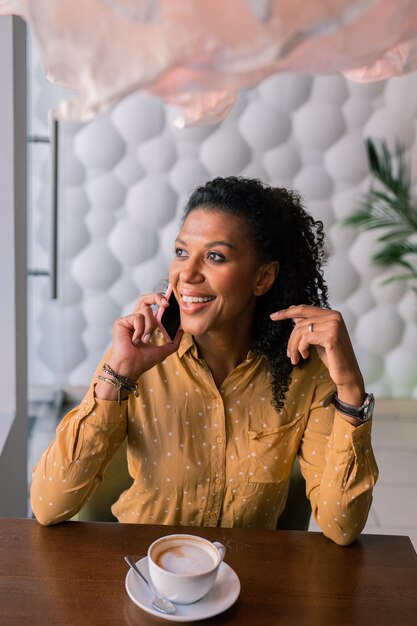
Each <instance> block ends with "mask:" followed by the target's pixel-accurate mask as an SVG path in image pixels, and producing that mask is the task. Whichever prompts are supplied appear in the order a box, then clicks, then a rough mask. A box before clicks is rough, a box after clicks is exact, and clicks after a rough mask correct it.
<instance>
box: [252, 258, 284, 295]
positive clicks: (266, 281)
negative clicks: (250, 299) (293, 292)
mask: <svg viewBox="0 0 417 626" xmlns="http://www.w3.org/2000/svg"><path fill="white" fill-rule="evenodd" d="M278 272H279V263H278V261H271V262H270V263H265V265H261V267H260V268H259V271H258V276H257V280H256V282H255V287H254V290H253V293H254V294H255V296H262V295H263V294H264V293H266V292H267V291H268V290H269V289H271V287H272V285H273V284H274V282H275V280H276V278H277V276H278Z"/></svg>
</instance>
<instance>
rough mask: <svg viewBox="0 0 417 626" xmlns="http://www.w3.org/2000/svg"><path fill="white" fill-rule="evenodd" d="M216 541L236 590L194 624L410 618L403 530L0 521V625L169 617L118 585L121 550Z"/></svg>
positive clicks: (413, 582)
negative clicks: (175, 536)
mask: <svg viewBox="0 0 417 626" xmlns="http://www.w3.org/2000/svg"><path fill="white" fill-rule="evenodd" d="M171 532H190V533H195V534H200V535H202V536H204V537H207V538H208V539H211V540H213V541H214V540H218V541H221V542H223V543H224V544H225V545H226V546H227V548H228V552H227V556H226V562H227V563H228V564H229V565H230V566H231V567H232V568H233V569H234V570H235V571H236V573H237V574H238V576H239V578H240V581H241V585H242V589H241V594H240V597H239V599H238V600H237V602H236V603H235V605H234V606H232V607H231V608H230V609H228V610H227V611H226V612H225V613H223V614H221V615H218V616H217V617H213V618H211V619H209V620H204V621H201V622H196V623H197V624H198V623H199V624H212V625H214V624H222V625H223V624H225V625H228V624H237V625H239V626H251V625H252V624H253V625H256V626H273V625H275V624H277V625H278V624H279V625H291V626H304V625H308V626H315V625H320V626H326V625H332V626H333V625H334V626H343V625H345V624H346V625H347V624H349V625H364V626H365V625H366V626H372V625H373V624H375V625H378V626H384V625H387V626H388V625H389V626H408V625H410V626H411V625H415V624H417V556H416V553H415V551H414V549H413V547H412V544H411V542H410V540H409V539H408V538H407V537H393V536H382V535H362V536H361V537H360V538H359V539H358V540H357V541H355V542H354V543H353V544H352V545H351V546H349V547H340V546H337V545H335V544H334V543H332V542H331V541H330V540H328V539H326V538H325V537H324V536H322V535H321V534H320V533H307V532H284V531H264V530H252V529H237V528H236V529H224V528H198V529H196V528H187V529H185V528H175V527H161V526H144V525H133V524H132V525H131V524H116V523H114V524H113V523H107V524H105V523H91V522H88V523H82V522H66V523H63V524H58V525H57V526H52V527H50V528H44V527H42V526H40V525H39V524H38V523H37V522H36V521H34V520H28V519H8V518H2V519H0V624H1V625H2V626H6V625H7V626H8V625H10V624H13V625H16V626H25V625H26V624H27V625H28V626H37V625H42V626H45V625H49V624H51V625H52V624H53V625H54V626H56V625H61V624H68V625H71V626H76V625H78V624H80V625H83V626H89V625H90V624H91V625H92V626H101V624H103V625H105V624H115V625H116V624H117V625H119V624H128V625H132V626H134V625H135V626H136V625H141V626H142V625H147V624H150V625H152V624H153V625H154V626H156V625H158V624H159V625H160V626H162V624H169V623H171V622H166V621H164V620H162V619H161V618H156V617H153V616H152V615H149V614H147V613H145V612H144V611H142V610H141V609H140V608H139V607H137V606H136V605H135V604H134V603H133V602H132V601H131V600H130V598H129V597H128V595H127V593H126V591H125V577H126V573H127V566H126V563H125V562H124V560H123V555H125V554H131V555H134V556H136V557H138V558H139V557H141V556H143V555H145V554H146V550H147V547H148V545H149V544H150V543H151V542H152V541H153V540H154V539H156V538H157V537H159V536H161V535H163V534H168V533H171Z"/></svg>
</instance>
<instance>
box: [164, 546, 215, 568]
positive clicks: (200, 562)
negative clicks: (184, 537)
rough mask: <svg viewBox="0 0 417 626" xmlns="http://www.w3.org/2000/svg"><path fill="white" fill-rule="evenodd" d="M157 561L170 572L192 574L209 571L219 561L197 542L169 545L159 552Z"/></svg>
mask: <svg viewBox="0 0 417 626" xmlns="http://www.w3.org/2000/svg"><path fill="white" fill-rule="evenodd" d="M155 561H156V564H157V565H159V567H162V569H164V570H166V571H168V572H172V573H174V574H182V575H192V576H195V575H197V574H203V573H204V572H209V571H210V570H211V569H213V567H215V565H216V562H217V561H216V560H215V559H214V555H213V554H211V552H209V550H206V549H205V548H204V547H203V546H200V545H198V544H197V542H195V543H194V542H189V543H187V545H185V544H174V545H172V544H171V545H168V546H166V548H165V550H161V552H159V554H158V556H157V558H156V559H155Z"/></svg>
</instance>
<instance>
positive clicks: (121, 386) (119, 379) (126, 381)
mask: <svg viewBox="0 0 417 626" xmlns="http://www.w3.org/2000/svg"><path fill="white" fill-rule="evenodd" d="M103 372H105V373H106V374H109V375H110V376H112V378H108V377H107V376H101V375H100V374H99V375H98V378H99V379H100V380H102V381H104V382H105V383H108V384H109V385H112V386H113V387H114V388H115V389H117V403H118V405H119V406H121V404H122V390H123V391H125V392H126V393H127V394H129V393H132V391H134V392H135V396H136V397H137V398H138V397H139V389H138V384H137V382H136V381H134V380H132V379H131V378H127V376H122V375H121V374H118V373H117V372H115V371H114V370H113V369H112V368H111V367H110V365H109V364H108V363H104V365H103ZM113 379H114V380H113Z"/></svg>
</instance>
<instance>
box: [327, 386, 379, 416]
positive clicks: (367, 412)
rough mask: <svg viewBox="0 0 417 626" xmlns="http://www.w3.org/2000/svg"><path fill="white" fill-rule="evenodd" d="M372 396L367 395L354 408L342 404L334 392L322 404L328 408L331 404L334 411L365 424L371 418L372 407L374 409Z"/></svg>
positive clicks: (350, 405)
mask: <svg viewBox="0 0 417 626" xmlns="http://www.w3.org/2000/svg"><path fill="white" fill-rule="evenodd" d="M374 402H375V400H374V396H373V394H372V393H367V394H366V395H365V398H364V400H363V402H362V404H361V405H360V406H354V405H352V404H348V403H347V402H342V400H339V397H338V395H337V392H336V391H333V393H331V394H330V396H329V398H326V401H325V402H324V403H323V404H324V406H328V405H329V404H333V406H334V407H335V409H336V410H337V411H339V412H340V413H343V415H347V416H349V417H353V418H354V419H357V420H359V421H361V422H367V421H368V420H369V419H371V417H372V413H373V407H374Z"/></svg>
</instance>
